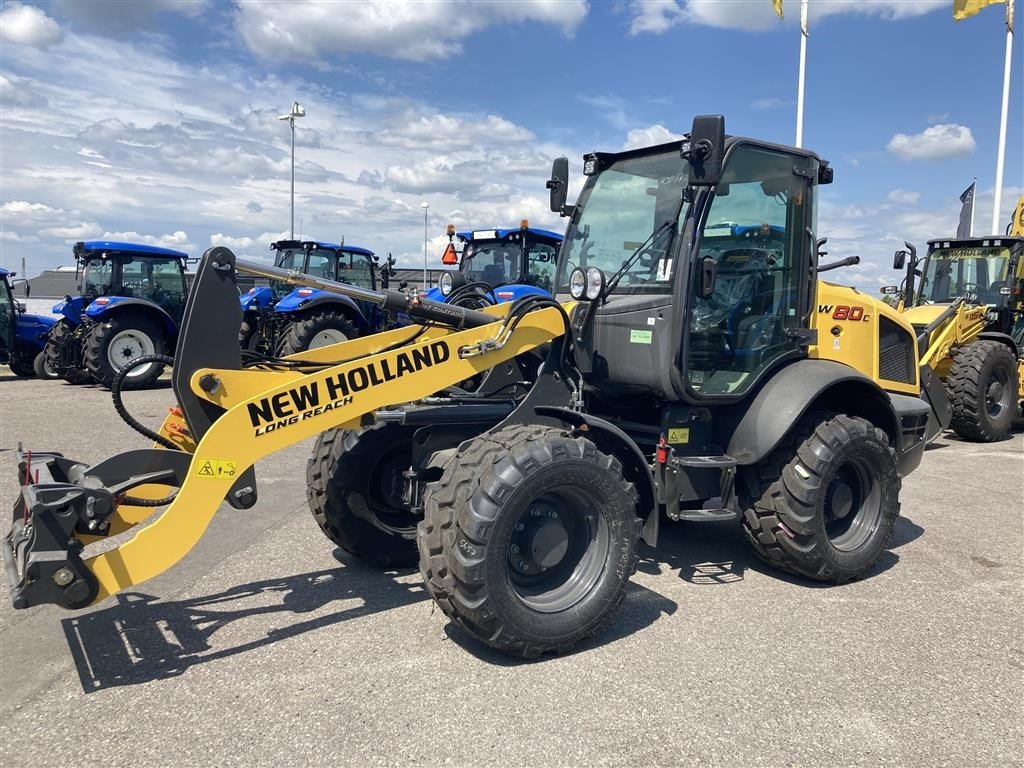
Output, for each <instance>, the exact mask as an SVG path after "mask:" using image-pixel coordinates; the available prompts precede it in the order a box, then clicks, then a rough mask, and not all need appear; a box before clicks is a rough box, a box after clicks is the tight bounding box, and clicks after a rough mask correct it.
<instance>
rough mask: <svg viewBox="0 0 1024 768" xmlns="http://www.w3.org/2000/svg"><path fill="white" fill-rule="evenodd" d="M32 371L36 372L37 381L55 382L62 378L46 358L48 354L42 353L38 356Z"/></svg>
mask: <svg viewBox="0 0 1024 768" xmlns="http://www.w3.org/2000/svg"><path fill="white" fill-rule="evenodd" d="M32 370H34V371H35V374H36V378H37V379H50V380H53V379H59V378H60V374H59V373H58V372H57V369H56V368H54V367H53V364H52V363H51V362H50V359H49V358H48V357H47V356H46V352H40V353H39V354H38V355H36V357H35V360H33V361H32Z"/></svg>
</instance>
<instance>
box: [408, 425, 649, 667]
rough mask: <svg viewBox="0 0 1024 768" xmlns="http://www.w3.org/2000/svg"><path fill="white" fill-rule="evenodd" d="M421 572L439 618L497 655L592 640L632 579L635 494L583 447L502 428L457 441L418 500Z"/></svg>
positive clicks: (525, 429)
mask: <svg viewBox="0 0 1024 768" xmlns="http://www.w3.org/2000/svg"><path fill="white" fill-rule="evenodd" d="M423 502H424V520H423V522H422V523H420V526H419V536H418V538H417V544H418V546H419V550H420V571H421V573H422V574H423V580H424V582H425V583H426V586H427V589H428V591H429V592H430V594H431V595H432V596H433V598H434V600H435V601H436V602H437V604H438V605H439V606H440V607H441V610H443V611H444V612H445V614H446V615H447V616H448V617H449V618H450V619H451V620H452V621H453V622H455V623H456V624H458V625H459V626H461V627H463V628H464V629H465V630H466V631H468V632H469V633H470V634H472V635H473V636H474V637H476V638H477V639H478V640H480V641H481V642H482V643H485V644H487V645H490V646H492V647H494V648H497V649H499V650H501V651H503V652H505V653H510V654H514V655H517V656H523V657H526V658H535V657H537V656H540V655H541V654H542V653H545V652H549V651H558V652H564V651H567V650H569V649H570V648H572V646H573V645H574V644H575V643H577V642H578V641H580V640H582V639H583V638H586V637H588V636H590V635H592V634H593V633H594V632H596V631H597V630H598V629H599V628H600V627H601V625H602V624H603V623H604V621H605V620H606V619H607V617H608V616H609V614H611V612H612V610H613V609H614V608H615V607H616V606H617V605H618V604H619V602H621V600H622V598H623V595H624V594H625V588H626V583H627V582H628V581H629V577H630V576H631V575H632V573H633V571H634V570H635V569H636V563H637V554H636V547H637V540H638V538H639V535H640V520H639V519H638V518H637V514H636V513H637V494H636V490H635V489H634V487H633V485H632V484H631V483H629V482H627V481H626V479H625V478H624V477H623V474H622V466H621V465H620V464H619V462H618V460H617V459H615V458H614V457H612V456H608V455H606V454H604V453H601V452H600V451H598V450H597V447H596V446H595V445H594V444H593V443H592V442H590V441H589V440H587V439H585V438H582V437H577V438H573V437H568V436H566V435H565V434H563V433H562V431H560V430H557V429H553V428H550V427H541V426H536V425H533V426H508V427H505V428H504V429H501V430H500V431H498V432H497V433H495V434H493V435H491V434H486V435H482V436H480V437H477V438H474V439H473V440H469V441H467V442H465V443H463V444H462V445H461V446H460V448H459V450H458V452H457V453H456V454H455V456H454V457H453V458H452V459H451V460H450V461H449V462H448V463H447V465H446V466H445V468H444V472H443V474H442V476H441V479H440V480H438V481H437V482H436V483H431V484H430V485H428V486H427V488H426V491H425V493H424V499H423Z"/></svg>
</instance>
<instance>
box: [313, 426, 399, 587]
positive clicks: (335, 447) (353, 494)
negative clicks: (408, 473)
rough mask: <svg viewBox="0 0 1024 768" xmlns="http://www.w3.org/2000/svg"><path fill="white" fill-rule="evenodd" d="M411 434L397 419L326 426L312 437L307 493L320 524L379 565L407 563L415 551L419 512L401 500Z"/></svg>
mask: <svg viewBox="0 0 1024 768" xmlns="http://www.w3.org/2000/svg"><path fill="white" fill-rule="evenodd" d="M412 434H413V431H412V430H411V429H409V428H408V427H404V426H402V425H400V424H378V425H374V426H372V427H368V428H367V429H363V430H360V431H350V430H344V429H331V430H328V431H327V432H323V433H321V434H320V436H319V437H318V438H317V440H316V444H315V445H314V446H313V454H312V455H311V456H310V458H309V462H308V464H307V465H306V486H307V490H306V498H307V500H308V502H309V509H310V512H312V513H313V518H314V519H315V520H316V522H317V525H319V526H320V530H322V531H323V532H324V535H325V536H326V537H327V538H328V539H330V540H331V541H333V542H334V543H335V544H337V545H338V546H339V547H341V548H342V549H343V550H345V551H346V552H348V553H349V554H352V555H355V556H356V557H358V558H359V559H360V560H364V561H366V562H368V563H371V564H373V565H376V566H379V567H381V568H389V567H390V568H408V567H411V566H413V565H415V564H416V561H417V557H418V556H417V553H416V542H415V540H414V537H415V535H416V525H417V523H418V522H419V517H417V516H414V515H413V514H412V513H411V512H410V511H409V510H408V508H407V507H406V506H405V503H404V501H403V500H402V489H403V485H404V477H403V475H402V473H403V472H405V470H407V469H408V468H409V466H410V465H411V464H412Z"/></svg>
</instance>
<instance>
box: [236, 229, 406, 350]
mask: <svg viewBox="0 0 1024 768" xmlns="http://www.w3.org/2000/svg"><path fill="white" fill-rule="evenodd" d="M270 247H271V248H272V249H273V250H275V251H277V257H276V258H275V259H274V264H275V266H277V267H281V268H283V269H292V270H296V271H298V272H302V273H305V274H307V275H313V276H315V277H322V278H325V279H328V280H336V281H339V282H343V283H350V284H352V285H356V286H359V287H361V288H369V289H371V290H379V289H380V288H381V287H385V288H386V287H387V283H388V279H389V278H390V277H391V276H393V275H394V269H393V264H394V260H393V259H391V258H390V257H389V258H388V260H387V262H386V263H385V264H384V265H380V264H379V262H378V259H377V257H376V256H375V255H374V253H373V251H370V250H367V249H366V248H360V247H358V246H354V245H345V244H344V243H342V244H340V245H338V244H335V243H321V242H317V241H312V240H304V241H299V240H281V241H279V242H276V243H273V244H272V245H271V246H270ZM289 289H290V286H288V285H287V284H284V283H280V284H279V283H275V282H271V284H270V285H268V286H257V287H255V288H253V289H251V290H250V291H249V292H248V293H245V294H243V295H242V297H241V303H242V312H243V320H242V327H241V329H240V331H239V336H238V340H239V343H240V344H241V346H242V349H246V350H249V351H251V352H255V353H259V354H265V355H279V356H286V355H291V354H295V353H296V352H304V351H305V350H307V349H314V348H316V347H323V346H327V345H328V344H337V343H339V342H342V341H347V340H348V339H354V338H356V337H358V336H365V335H366V334H369V333H377V332H378V331H380V330H383V329H384V327H385V322H386V321H385V316H384V313H383V312H382V311H381V309H380V307H378V306H376V305H374V304H368V303H366V302H360V301H354V300H353V299H350V298H349V297H348V296H341V295H339V294H336V293H330V292H328V291H321V290H317V289H315V288H299V289H297V290H294V291H290V292H289Z"/></svg>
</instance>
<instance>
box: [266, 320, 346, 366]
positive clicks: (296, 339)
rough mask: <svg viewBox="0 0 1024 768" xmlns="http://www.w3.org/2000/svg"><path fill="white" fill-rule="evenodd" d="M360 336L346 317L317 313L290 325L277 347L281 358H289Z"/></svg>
mask: <svg viewBox="0 0 1024 768" xmlns="http://www.w3.org/2000/svg"><path fill="white" fill-rule="evenodd" d="M358 336H359V329H358V328H356V326H355V325H353V324H352V321H351V320H349V319H348V318H347V317H345V316H344V315H339V314H337V313H335V312H315V313H313V314H312V315H309V316H308V317H304V318H301V319H298V320H295V321H294V322H292V323H289V324H288V328H287V330H286V331H285V332H284V333H283V334H282V335H281V340H280V341H279V342H278V345H277V354H278V356H279V357H287V356H288V355H294V354H296V353H298V352H305V351H306V350H307V349H317V348H318V347H325V346H327V345H328V344H338V343H341V342H343V341H348V340H349V339H355V338H357V337H358Z"/></svg>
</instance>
